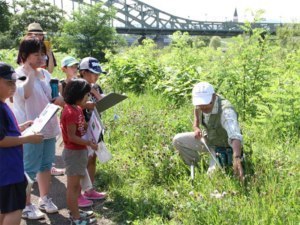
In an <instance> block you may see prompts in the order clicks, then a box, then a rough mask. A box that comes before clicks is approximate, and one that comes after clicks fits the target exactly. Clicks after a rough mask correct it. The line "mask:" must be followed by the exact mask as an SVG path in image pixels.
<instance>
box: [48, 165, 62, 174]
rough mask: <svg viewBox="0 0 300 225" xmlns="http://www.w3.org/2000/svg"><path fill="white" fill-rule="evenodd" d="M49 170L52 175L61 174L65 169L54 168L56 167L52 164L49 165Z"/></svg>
mask: <svg viewBox="0 0 300 225" xmlns="http://www.w3.org/2000/svg"><path fill="white" fill-rule="evenodd" d="M50 172H51V175H52V176H62V175H64V174H65V170H63V169H58V168H56V167H54V166H52V167H51V170H50Z"/></svg>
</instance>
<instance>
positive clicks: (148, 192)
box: [0, 50, 300, 225]
mask: <svg viewBox="0 0 300 225" xmlns="http://www.w3.org/2000/svg"><path fill="white" fill-rule="evenodd" d="M55 56H56V58H57V62H58V64H59V63H60V60H61V59H62V58H63V57H64V56H65V55H64V54H60V53H56V54H55ZM15 58H16V51H15V50H1V51H0V60H1V61H5V62H8V63H10V64H12V65H13V66H16V64H15V62H14V61H15ZM53 76H54V77H58V78H62V77H63V74H62V72H61V71H60V68H59V67H58V68H55V71H54V74H53ZM104 89H106V88H105V87H104ZM128 96H129V98H128V99H127V100H125V101H124V102H122V103H120V104H119V105H118V106H116V107H115V108H113V109H110V110H108V111H107V112H105V113H104V115H103V120H104V123H105V125H106V127H107V129H106V134H105V141H106V143H107V146H108V148H109V150H110V151H111V152H112V154H113V159H112V160H111V161H109V162H108V163H105V164H100V163H99V164H98V166H97V178H96V185H97V186H98V188H99V189H100V190H103V191H107V192H108V193H109V199H108V200H107V201H105V203H104V207H103V208H102V209H101V210H100V211H99V212H98V213H99V216H103V215H104V216H105V217H107V218H109V219H110V220H112V221H114V222H115V223H116V224H187V225H190V224H208V225H210V224H211V225H215V224H228V225H232V224H242V225H244V224H249V225H253V224H254V225H255V224H266V225H269V224H274V225H277V224H278V225H280V224H289V225H299V222H300V163H299V162H300V154H299V152H300V143H299V141H298V137H290V136H289V137H282V138H281V139H279V140H277V139H274V136H275V137H278V136H279V135H274V133H272V130H274V128H273V127H269V126H271V124H272V123H267V124H270V125H261V126H257V125H256V126H254V125H253V124H251V123H249V124H245V123H242V124H241V125H242V127H243V134H244V147H245V149H244V150H245V152H246V156H247V165H246V182H245V184H244V185H241V184H240V183H239V182H238V181H237V180H236V179H235V178H234V177H232V175H231V174H232V171H230V170H229V171H228V173H227V174H223V173H221V172H220V171H219V172H217V173H215V174H214V176H213V177H211V178H209V177H208V176H207V175H206V169H207V160H208V156H207V155H203V156H202V160H201V161H200V163H199V166H198V168H197V169H196V176H195V180H194V183H192V182H191V180H190V176H189V168H188V167H187V166H186V165H184V163H183V162H182V161H181V159H180V157H179V155H178V153H177V152H176V151H174V149H173V147H172V145H171V142H172V138H173V136H174V135H175V134H176V133H179V132H185V131H191V122H190V119H191V118H192V106H191V104H190V103H187V104H185V105H182V106H181V107H176V106H174V104H173V103H172V102H168V101H167V100H165V99H164V98H163V97H162V96H161V95H154V94H151V93H149V92H148V93H146V94H144V95H140V96H136V95H134V94H128ZM116 115H118V116H116ZM278 132H279V133H280V131H278ZM216 191H217V192H218V193H225V196H224V197H223V198H220V199H217V198H214V197H211V194H213V193H214V192H216Z"/></svg>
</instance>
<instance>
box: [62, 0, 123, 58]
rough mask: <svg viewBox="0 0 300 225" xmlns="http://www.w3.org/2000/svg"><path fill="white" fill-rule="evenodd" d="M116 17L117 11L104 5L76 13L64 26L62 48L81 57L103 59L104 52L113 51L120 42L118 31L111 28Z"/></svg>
mask: <svg viewBox="0 0 300 225" xmlns="http://www.w3.org/2000/svg"><path fill="white" fill-rule="evenodd" d="M114 15H115V11H114V10H113V9H111V8H105V7H103V3H97V4H95V5H93V7H90V6H83V7H82V8H81V9H80V11H74V13H73V17H72V19H71V20H70V21H67V22H66V23H64V24H63V25H62V29H61V30H62V34H61V36H60V38H59V43H60V48H64V49H66V50H70V49H74V50H75V52H76V54H77V55H78V56H79V57H86V56H93V57H96V58H98V59H100V58H101V59H103V58H104V53H103V51H104V50H105V49H113V48H114V47H115V45H116V43H117V42H118V37H117V35H116V31H115V29H114V28H113V27H112V26H111V21H112V19H113V18H114Z"/></svg>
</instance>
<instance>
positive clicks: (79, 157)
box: [62, 149, 88, 176]
mask: <svg viewBox="0 0 300 225" xmlns="http://www.w3.org/2000/svg"><path fill="white" fill-rule="evenodd" d="M62 158H63V160H64V163H65V167H66V172H65V173H66V175H67V176H84V175H85V171H86V167H87V164H88V150H87V149H82V150H70V149H64V151H63V153H62Z"/></svg>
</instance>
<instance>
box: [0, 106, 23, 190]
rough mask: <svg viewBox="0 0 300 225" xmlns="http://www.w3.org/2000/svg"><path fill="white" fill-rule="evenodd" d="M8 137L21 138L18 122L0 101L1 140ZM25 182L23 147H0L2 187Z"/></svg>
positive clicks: (0, 184)
mask: <svg viewBox="0 0 300 225" xmlns="http://www.w3.org/2000/svg"><path fill="white" fill-rule="evenodd" d="M6 136H13V137H18V136H21V133H20V131H19V127H18V124H17V121H16V119H15V116H14V114H13V113H12V111H11V110H10V108H9V106H8V105H7V104H6V103H4V102H1V101H0V140H3V139H4V138H5V137H6ZM23 181H24V166H23V147H22V145H17V146H13V147H6V148H2V147H0V187H2V186H5V185H9V184H15V183H19V182H23Z"/></svg>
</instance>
